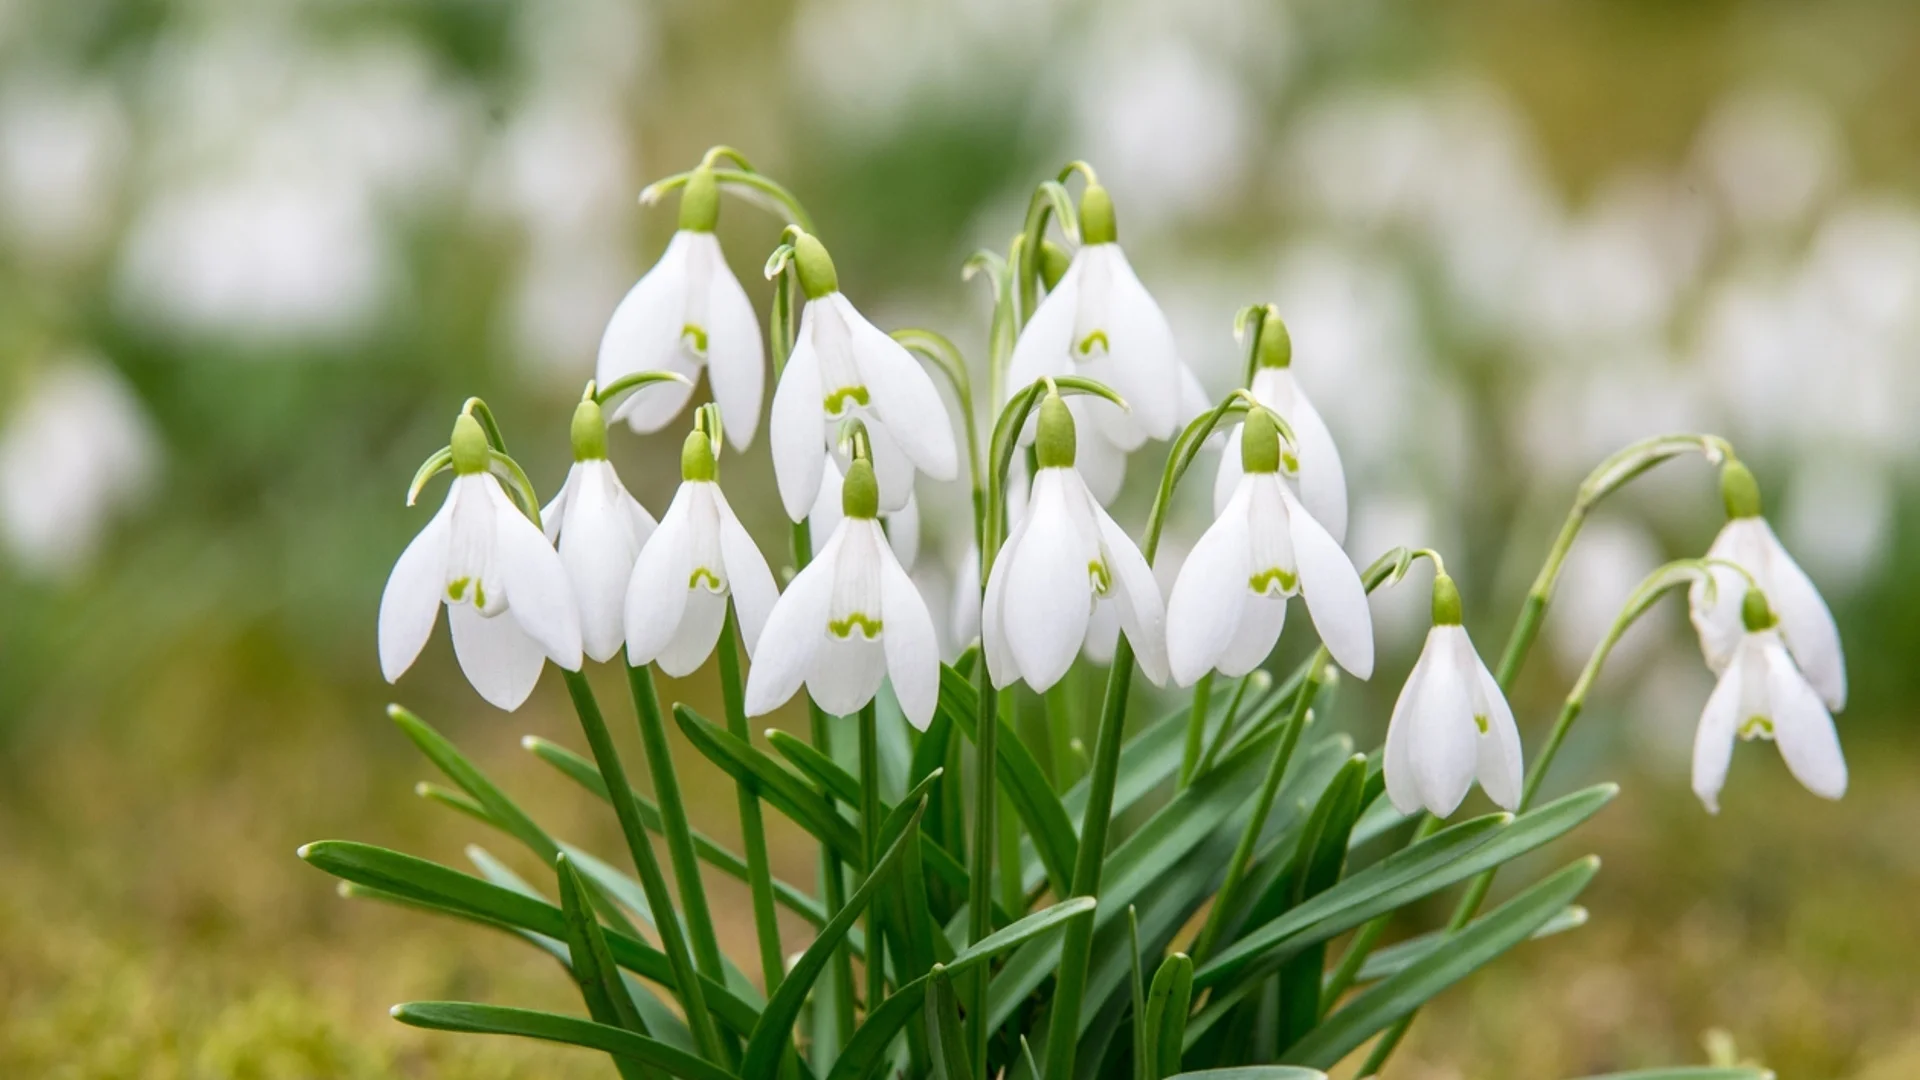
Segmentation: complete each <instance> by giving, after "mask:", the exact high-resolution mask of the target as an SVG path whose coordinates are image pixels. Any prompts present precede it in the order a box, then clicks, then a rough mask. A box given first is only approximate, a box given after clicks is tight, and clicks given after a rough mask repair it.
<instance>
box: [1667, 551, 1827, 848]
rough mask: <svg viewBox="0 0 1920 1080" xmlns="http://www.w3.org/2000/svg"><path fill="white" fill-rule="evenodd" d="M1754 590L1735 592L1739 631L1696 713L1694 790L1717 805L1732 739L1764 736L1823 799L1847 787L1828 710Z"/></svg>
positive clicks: (1790, 768) (1710, 804) (1764, 601)
mask: <svg viewBox="0 0 1920 1080" xmlns="http://www.w3.org/2000/svg"><path fill="white" fill-rule="evenodd" d="M1767 600H1768V597H1766V596H1765V595H1763V593H1762V592H1760V591H1757V590H1752V589H1748V590H1745V591H1744V593H1743V594H1742V598H1741V600H1740V601H1738V603H1737V606H1738V607H1739V608H1740V618H1741V623H1742V631H1743V632H1742V634H1741V635H1740V640H1739V641H1738V643H1736V644H1735V645H1734V647H1733V651H1732V654H1731V655H1730V656H1729V657H1728V659H1727V663H1726V666H1725V667H1724V668H1723V669H1721V671H1720V681H1719V683H1717V684H1716V685H1715V686H1714V688H1713V693H1712V694H1711V695H1709V696H1708V698H1707V705H1706V708H1705V709H1704V710H1702V712H1701V714H1700V727H1699V728H1698V729H1697V730H1696V731H1695V733H1694V739H1693V793H1694V794H1695V795H1698V796H1699V797H1700V801H1701V802H1702V803H1704V804H1706V807H1707V810H1708V812H1709V813H1715V814H1717V813H1719V812H1720V789H1721V788H1723V787H1725V786H1726V782H1727V768H1728V767H1729V766H1730V765H1731V764H1732V763H1733V741H1734V737H1735V736H1738V737H1739V738H1741V739H1743V740H1751V739H1770V740H1772V741H1774V742H1775V743H1778V744H1779V746H1780V756H1781V758H1782V759H1784V760H1785V761H1786V763H1787V771H1789V772H1791V773H1793V777H1794V779H1796V780H1798V781H1800V783H1801V785H1802V786H1804V787H1805V788H1806V789H1807V790H1808V791H1811V792H1813V793H1814V794H1815V795H1818V796H1820V797H1821V798H1825V799H1838V798H1840V797H1841V796H1843V795H1845V794H1846V793H1847V761H1846V758H1845V756H1843V755H1842V754H1841V752H1840V736H1839V734H1838V733H1837V732H1836V731H1835V730H1834V726H1833V715H1832V714H1831V713H1829V712H1828V711H1827V709H1826V706H1825V705H1824V704H1822V702H1821V700H1820V695H1819V693H1817V692H1816V691H1815V689H1814V687H1813V686H1812V684H1811V683H1809V682H1808V680H1807V677H1806V676H1805V675H1804V674H1803V673H1802V669H1801V668H1800V666H1799V665H1797V664H1796V663H1794V658H1793V656H1792V655H1791V653H1790V652H1789V649H1788V646H1787V643H1786V642H1785V640H1784V639H1783V638H1782V637H1781V635H1780V629H1781V627H1782V625H1783V624H1782V623H1781V621H1780V620H1779V618H1778V617H1777V616H1776V615H1775V613H1774V611H1773V610H1772V609H1771V608H1770V607H1769V605H1768V603H1767Z"/></svg>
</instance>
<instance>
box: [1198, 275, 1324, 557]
mask: <svg viewBox="0 0 1920 1080" xmlns="http://www.w3.org/2000/svg"><path fill="white" fill-rule="evenodd" d="M1255 332H1256V333H1257V334H1258V335H1259V340H1258V341H1257V342H1256V344H1255V349H1254V369H1253V378H1252V380H1251V385H1250V386H1249V388H1248V389H1249V390H1250V391H1251V392H1252V394H1253V399H1254V400H1255V401H1258V402H1259V403H1260V404H1262V405H1265V406H1266V407H1267V408H1269V409H1272V410H1273V411H1274V412H1275V413H1278V414H1279V415H1280V418H1281V419H1283V420H1285V421H1286V422H1287V424H1288V426H1289V427H1290V428H1291V429H1292V430H1293V434H1294V439H1295V441H1296V444H1295V446H1294V447H1293V448H1292V449H1291V450H1290V451H1289V452H1288V453H1286V454H1284V455H1282V457H1281V466H1282V472H1283V473H1284V474H1285V475H1286V477H1287V478H1288V479H1289V480H1291V481H1293V482H1294V484H1295V485H1296V487H1297V488H1298V490H1299V492H1300V502H1301V503H1302V504H1303V505H1305V506H1306V508H1307V510H1308V512H1310V513H1311V514H1313V519H1314V520H1315V521H1318V522H1319V523H1320V524H1321V525H1322V526H1323V527H1325V528H1326V530H1327V534H1328V535H1329V536H1332V537H1333V539H1334V541H1335V542H1336V543H1345V542H1346V538H1347V477H1346V471H1345V470H1344V469H1343V468H1342V467H1341V464H1340V451H1339V449H1338V448H1337V447H1335V446H1334V443H1333V433H1332V432H1330V431H1328V430H1327V422H1326V421H1325V420H1322V419H1321V418H1320V412H1319V410H1317V409H1315V408H1314V407H1313V403H1312V402H1310V401H1308V400H1307V396H1306V394H1305V393H1303V392H1302V391H1301V389H1300V384H1299V382H1298V381H1297V380H1296V379H1295V378H1294V377H1293V338H1292V336H1291V335H1289V334H1288V333H1287V324H1286V323H1284V322H1281V321H1280V315H1279V313H1277V312H1275V311H1274V310H1273V309H1272V308H1271V307H1269V308H1267V309H1266V311H1265V313H1264V314H1263V315H1262V316H1261V322H1260V325H1259V327H1258V328H1257V329H1256V331H1255ZM1240 434H1241V429H1240V428H1239V427H1235V428H1234V429H1233V430H1232V431H1230V432H1228V433H1227V445H1226V451H1225V453H1223V454H1221V455H1220V471H1219V473H1218V474H1216V475H1215V477H1214V481H1213V508H1214V513H1215V514H1219V513H1220V512H1221V511H1223V510H1225V509H1226V506H1227V501H1228V500H1230V499H1232V498H1233V493H1234V490H1235V488H1237V487H1238V486H1239V484H1240V474H1241V466H1240V452H1239V448H1240Z"/></svg>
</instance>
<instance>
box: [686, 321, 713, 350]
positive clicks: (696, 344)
mask: <svg viewBox="0 0 1920 1080" xmlns="http://www.w3.org/2000/svg"><path fill="white" fill-rule="evenodd" d="M680 340H682V341H684V342H686V343H687V344H688V345H689V346H691V347H692V349H693V351H694V354H695V355H697V356H705V355H707V332H706V330H705V329H704V328H702V327H698V326H695V325H694V324H692V323H688V324H686V325H685V326H682V327H681V328H680Z"/></svg>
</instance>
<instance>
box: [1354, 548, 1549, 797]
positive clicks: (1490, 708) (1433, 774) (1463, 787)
mask: <svg viewBox="0 0 1920 1080" xmlns="http://www.w3.org/2000/svg"><path fill="white" fill-rule="evenodd" d="M1382 768H1383V769H1384V771H1385V772H1386V781H1387V798H1388V799H1390V800H1392V802H1393V806H1394V809H1396V810H1398V811H1400V812H1401V813H1403V814H1411V813H1413V812H1414V811H1416V810H1419V809H1420V808H1422V807H1425V808H1426V810H1427V812H1428V813H1431V814H1433V815H1434V816H1435V817H1446V816H1447V815H1449V814H1451V813H1453V812H1454V810H1455V809H1457V808H1458V807H1459V805H1460V800H1462V799H1464V798H1466V797H1467V789H1469V788H1471V787H1472V786H1473V782H1474V780H1476V779H1478V780H1479V781H1480V787H1481V789H1482V790H1484V791H1485V792H1486V793H1487V797H1488V798H1490V799H1492V800H1493V801H1494V802H1495V803H1497V804H1498V805H1499V806H1501V807H1502V808H1504V809H1507V810H1514V809H1516V808H1518V807H1519V805H1520V790H1521V785H1522V782H1523V776H1522V772H1521V757H1520V732H1519V729H1518V728H1516V727H1515V726H1514V723H1513V710H1512V709H1511V708H1509V707H1508V705H1507V696H1506V695H1505V694H1503V693H1501V692H1500V684H1499V683H1497V682H1495V681H1494V679H1493V675H1492V674H1491V673H1490V672H1488V671H1487V665H1486V663H1485V662H1484V661H1482V660H1481V659H1480V654H1479V653H1478V652H1476V651H1475V650H1474V647H1473V641H1472V639H1471V638H1469V637H1468V636H1467V630H1466V627H1464V626H1461V625H1460V592H1459V590H1458V589H1457V588H1455V587H1454V584H1453V579H1452V578H1450V577H1448V576H1447V575H1446V573H1445V572H1444V571H1442V572H1441V573H1439V574H1436V575H1435V576H1434V579H1433V629H1431V630H1429V631H1427V643H1426V647H1425V648H1423V649H1421V650H1420V659H1419V660H1417V661H1415V663H1414V665H1413V672H1412V673H1411V674H1409V675H1408V676H1407V682H1406V685H1404V686H1402V687H1401V688H1400V698H1399V700H1398V701H1396V702H1394V705H1393V716H1392V718H1391V719H1389V720H1388V721H1387V747H1386V751H1385V753H1384V755H1383V760H1382Z"/></svg>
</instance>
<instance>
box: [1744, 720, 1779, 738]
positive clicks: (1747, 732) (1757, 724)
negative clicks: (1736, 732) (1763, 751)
mask: <svg viewBox="0 0 1920 1080" xmlns="http://www.w3.org/2000/svg"><path fill="white" fill-rule="evenodd" d="M1740 737H1741V738H1743V739H1771V738H1773V721H1772V720H1769V719H1767V718H1766V717H1764V716H1749V717H1747V722H1746V723H1744V724H1741V725H1740Z"/></svg>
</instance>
